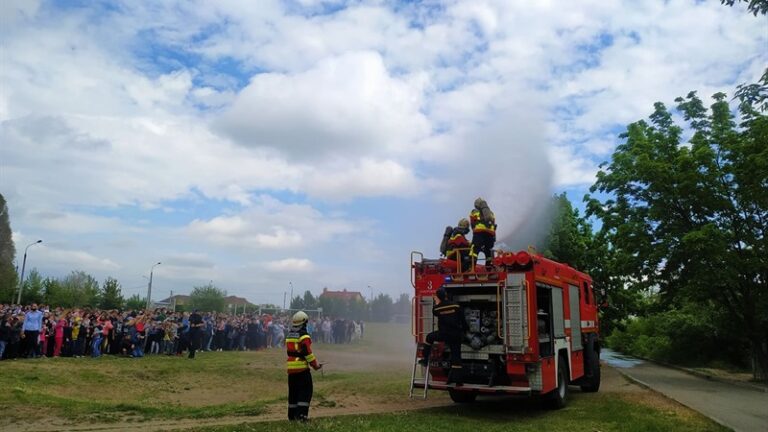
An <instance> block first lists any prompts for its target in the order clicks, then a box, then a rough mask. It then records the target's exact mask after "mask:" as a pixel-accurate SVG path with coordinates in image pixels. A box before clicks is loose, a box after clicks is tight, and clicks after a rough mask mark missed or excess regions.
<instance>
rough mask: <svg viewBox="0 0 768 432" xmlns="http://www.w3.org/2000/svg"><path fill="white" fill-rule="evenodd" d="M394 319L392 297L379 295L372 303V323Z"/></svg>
mask: <svg viewBox="0 0 768 432" xmlns="http://www.w3.org/2000/svg"><path fill="white" fill-rule="evenodd" d="M391 317H392V297H390V296H389V295H388V294H379V295H377V296H376V297H375V298H374V299H373V300H372V301H371V321H375V322H387V321H389V319H390V318H391Z"/></svg>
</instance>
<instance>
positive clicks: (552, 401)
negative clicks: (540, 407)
mask: <svg viewBox="0 0 768 432" xmlns="http://www.w3.org/2000/svg"><path fill="white" fill-rule="evenodd" d="M568 377H569V373H568V363H567V362H566V361H565V359H563V357H562V356H558V359H557V387H556V388H555V389H554V390H553V391H552V392H551V393H550V394H549V397H548V398H547V405H548V406H549V408H551V409H560V408H564V407H565V404H566V400H567V399H568V379H569V378H568Z"/></svg>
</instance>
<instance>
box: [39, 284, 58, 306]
mask: <svg viewBox="0 0 768 432" xmlns="http://www.w3.org/2000/svg"><path fill="white" fill-rule="evenodd" d="M61 297H62V292H61V284H59V281H57V280H56V279H54V278H50V277H48V278H45V280H44V281H43V302H44V303H45V304H48V305H57V306H60V305H61V303H58V302H59V301H60V299H61Z"/></svg>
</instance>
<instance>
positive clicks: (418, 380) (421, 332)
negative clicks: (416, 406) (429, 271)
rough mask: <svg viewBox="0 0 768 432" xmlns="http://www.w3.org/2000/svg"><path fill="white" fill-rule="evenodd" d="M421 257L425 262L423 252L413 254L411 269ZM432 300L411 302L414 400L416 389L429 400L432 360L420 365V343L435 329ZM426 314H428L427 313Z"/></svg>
mask: <svg viewBox="0 0 768 432" xmlns="http://www.w3.org/2000/svg"><path fill="white" fill-rule="evenodd" d="M416 257H419V262H421V261H423V260H424V255H423V254H422V253H421V252H415V251H414V252H411V267H413V264H414V262H416V261H415V258H416ZM411 285H412V286H413V287H414V288H416V281H415V275H414V272H413V271H411ZM432 304H433V300H432V298H422V299H421V300H420V301H419V303H418V304H417V303H416V297H413V299H412V300H411V334H412V335H413V337H414V338H415V340H416V347H415V350H414V354H413V370H412V371H411V386H410V390H409V391H408V397H409V398H411V399H412V398H413V395H414V393H415V392H416V389H417V388H419V389H422V390H423V392H422V395H421V397H422V398H423V399H427V391H428V390H429V364H430V363H431V361H430V359H426V360H427V361H426V365H421V364H420V363H419V343H421V342H425V341H426V335H427V333H429V332H431V331H432V330H433V327H434V319H433V317H432ZM417 307H418V308H420V311H421V314H419V316H420V317H421V318H420V322H419V323H417V322H416V308H417ZM425 312H426V313H425ZM419 371H420V372H421V376H418V372H419Z"/></svg>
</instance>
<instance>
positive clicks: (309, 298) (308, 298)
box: [290, 290, 318, 310]
mask: <svg viewBox="0 0 768 432" xmlns="http://www.w3.org/2000/svg"><path fill="white" fill-rule="evenodd" d="M317 307H318V302H317V299H316V298H315V296H313V295H312V293H311V292H309V290H307V291H304V296H303V297H302V296H296V297H294V298H293V299H291V306H290V308H291V309H308V310H313V309H317Z"/></svg>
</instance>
